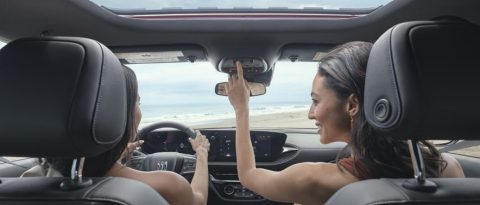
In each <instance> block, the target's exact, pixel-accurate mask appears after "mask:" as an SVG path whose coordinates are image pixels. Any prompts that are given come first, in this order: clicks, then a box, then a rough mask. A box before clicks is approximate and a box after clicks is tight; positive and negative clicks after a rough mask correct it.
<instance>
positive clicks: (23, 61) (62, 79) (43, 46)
mask: <svg viewBox="0 0 480 205" xmlns="http://www.w3.org/2000/svg"><path fill="white" fill-rule="evenodd" d="M0 99H1V100H0V155H2V156H37V157H82V156H85V157H88V156H94V155H97V154H100V153H102V152H105V151H107V150H108V149H110V148H111V147H113V146H114V145H115V144H116V143H117V142H118V141H119V140H120V139H121V137H122V135H123V133H124V131H125V127H126V86H125V77H124V72H123V68H122V65H121V64H120V62H119V60H118V59H117V57H116V56H115V55H114V54H113V53H112V52H111V51H110V50H109V49H108V48H107V47H105V46H104V45H102V44H100V43H99V42H97V41H94V40H91V39H86V38H77V37H48V38H26V39H20V40H15V41H12V42H11V43H9V44H7V45H6V46H5V47H4V48H3V49H1V50H0Z"/></svg>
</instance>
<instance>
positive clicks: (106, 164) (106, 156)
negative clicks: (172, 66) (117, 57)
mask: <svg viewBox="0 0 480 205" xmlns="http://www.w3.org/2000/svg"><path fill="white" fill-rule="evenodd" d="M124 73H125V80H126V87H127V126H126V128H125V132H124V134H123V137H122V139H120V141H119V142H118V143H117V144H116V145H115V146H114V147H113V148H112V149H110V150H108V151H107V152H104V153H102V154H100V155H98V156H95V157H89V158H86V159H85V164H84V168H83V176H86V177H102V176H105V174H106V173H107V172H108V171H109V170H110V169H111V168H112V166H113V164H114V163H115V162H117V161H118V160H119V159H120V158H121V157H122V153H123V152H124V150H125V148H126V147H127V145H128V143H129V142H131V141H133V140H134V139H135V137H136V134H137V127H136V126H137V125H136V121H135V120H136V119H135V109H136V107H135V106H136V103H137V99H138V84H137V77H136V76H135V73H134V72H133V70H132V69H130V68H129V67H127V66H124ZM127 157H128V156H127ZM46 160H47V162H48V165H49V166H51V167H52V168H54V169H55V170H57V171H59V172H60V173H61V174H62V175H63V176H70V171H71V167H72V162H73V159H71V158H47V159H46Z"/></svg>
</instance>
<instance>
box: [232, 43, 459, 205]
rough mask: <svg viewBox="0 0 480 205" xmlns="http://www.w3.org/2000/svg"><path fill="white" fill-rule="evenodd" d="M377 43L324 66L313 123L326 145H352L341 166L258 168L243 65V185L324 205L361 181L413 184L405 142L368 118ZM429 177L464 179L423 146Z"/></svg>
mask: <svg viewBox="0 0 480 205" xmlns="http://www.w3.org/2000/svg"><path fill="white" fill-rule="evenodd" d="M371 48H372V44H371V43H367V42H350V43H346V44H343V45H340V46H338V47H336V48H334V49H333V50H331V51H330V52H329V53H328V54H327V55H326V56H325V57H323V58H322V59H321V62H320V63H319V67H318V72H317V74H316V75H315V78H314V80H313V85H312V92H311V97H312V105H311V107H310V110H309V113H308V118H309V119H311V120H315V125H316V126H317V127H318V133H319V135H320V142H321V143H323V144H327V143H331V142H346V143H347V146H346V148H345V149H344V150H343V151H342V152H341V153H340V154H339V155H338V157H337V163H336V164H335V163H299V164H295V165H292V166H290V167H288V168H286V169H284V170H282V171H278V172H277V171H270V170H266V169H260V168H256V165H255V157H254V152H253V149H252V144H251V141H250V132H249V121H248V119H249V105H248V104H249V103H248V102H249V96H250V92H249V89H248V85H247V84H246V81H245V79H244V78H243V69H242V65H241V64H240V63H239V62H237V70H238V77H237V76H236V77H230V78H229V85H228V88H227V92H228V98H229V100H230V103H231V104H232V106H233V108H234V110H235V114H236V120H237V122H236V123H237V132H236V152H237V170H238V176H239V178H240V182H241V183H242V185H244V186H245V187H246V188H248V189H250V190H252V191H254V192H256V193H258V194H260V195H262V196H264V197H265V198H267V199H270V200H274V201H281V202H295V203H301V204H319V203H324V202H326V200H327V199H328V198H329V197H330V196H331V195H332V194H333V193H335V191H337V190H338V189H340V188H341V187H343V186H345V185H347V184H350V183H353V182H355V181H358V180H364V179H370V178H380V177H388V178H412V177H413V168H412V161H411V159H410V153H409V151H408V145H407V143H406V142H405V141H400V140H395V139H394V138H391V137H389V136H385V135H383V134H381V133H379V132H377V131H375V130H374V129H373V128H372V127H371V126H370V125H369V124H368V123H367V121H366V119H365V115H364V113H363V96H364V85H365V72H366V66H367V61H368V56H369V53H370V50H371ZM421 143H422V145H423V146H422V155H423V156H424V158H425V162H426V167H427V173H426V174H427V177H464V175H463V171H462V169H461V167H460V165H459V163H458V162H457V161H456V160H455V159H454V158H453V157H451V156H449V155H447V154H440V153H439V152H438V151H437V150H436V149H435V147H434V146H433V145H431V144H430V143H428V142H426V141H422V142H421Z"/></svg>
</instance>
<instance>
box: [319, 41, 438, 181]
mask: <svg viewBox="0 0 480 205" xmlns="http://www.w3.org/2000/svg"><path fill="white" fill-rule="evenodd" d="M371 48H372V43H368V42H359V41H355V42H349V43H345V44H342V45H340V46H337V47H335V48H334V49H332V50H331V51H330V52H329V53H328V54H327V55H326V56H325V57H323V58H322V59H321V62H320V64H319V67H318V75H320V76H322V77H324V78H325V81H324V82H325V84H326V86H327V87H328V88H330V89H332V90H333V91H334V92H335V93H336V96H337V97H338V99H339V100H340V102H342V103H346V102H347V100H348V97H349V96H350V95H352V94H353V95H354V96H355V97H357V99H358V103H359V110H358V112H357V114H356V115H355V116H354V117H353V127H352V130H351V141H350V142H349V143H348V145H347V146H346V147H345V148H344V149H343V150H342V151H341V152H340V153H339V155H338V156H337V165H338V161H339V159H341V158H345V157H349V156H353V160H354V163H353V165H354V167H353V168H354V171H355V172H359V171H361V170H362V169H359V168H358V164H359V163H360V164H361V165H362V166H363V167H365V168H366V169H367V170H368V174H369V177H371V178H380V177H386V178H411V177H413V166H412V161H411V158H410V152H409V148H408V144H407V141H404V140H396V139H394V138H392V137H390V136H386V135H384V134H382V133H381V132H379V131H377V130H375V129H374V128H373V127H372V126H370V125H369V124H368V123H367V120H366V118H365V114H364V111H363V106H364V105H363V98H364V87H365V74H366V68H367V61H368V56H369V54H370V50H371ZM420 144H421V152H422V156H423V158H424V160H425V164H426V175H427V177H438V176H440V173H441V172H442V171H443V169H445V167H446V162H445V161H444V160H443V159H442V157H441V154H440V153H439V152H438V150H437V149H436V148H435V147H434V146H433V145H432V144H431V143H429V142H427V141H420ZM339 167H340V166H339ZM341 170H342V169H341Z"/></svg>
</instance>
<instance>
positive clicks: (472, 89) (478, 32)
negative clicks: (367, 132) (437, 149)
mask: <svg viewBox="0 0 480 205" xmlns="http://www.w3.org/2000/svg"><path fill="white" fill-rule="evenodd" d="M479 49H480V27H478V26H476V25H474V24H471V23H468V22H466V21H462V20H455V19H453V20H435V21H414V22H406V23H401V24H398V25H396V26H394V27H392V28H390V29H389V30H387V31H386V32H385V33H384V34H383V35H382V36H381V37H380V38H379V39H378V40H377V41H376V42H375V44H374V45H373V48H372V51H371V53H370V57H369V61H368V66H367V73H366V80H365V98H364V108H365V109H364V110H365V114H366V118H367V120H368V122H369V123H370V124H371V125H372V126H373V127H374V128H376V129H378V130H380V131H382V132H384V133H385V134H388V135H390V136H393V137H396V138H398V139H417V140H422V139H474V138H479V137H480V135H479V133H480V126H479V125H478V122H479V120H478V119H479V117H480V109H478V108H477V107H478V106H479V105H480V95H479V94H478V93H479V91H478V89H479V88H480V80H479V77H480V75H479V74H480V69H479V65H480V64H479V63H478V58H479V54H480V52H479V51H480V50H479Z"/></svg>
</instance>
